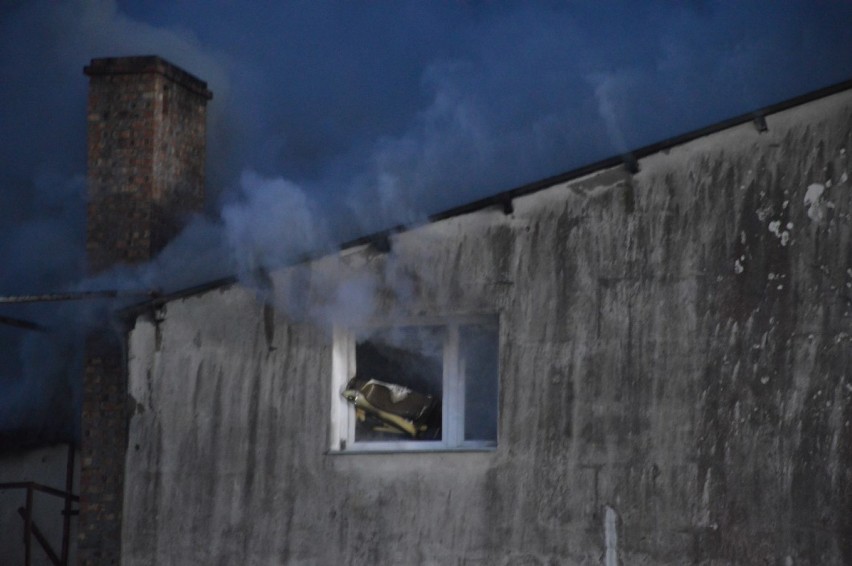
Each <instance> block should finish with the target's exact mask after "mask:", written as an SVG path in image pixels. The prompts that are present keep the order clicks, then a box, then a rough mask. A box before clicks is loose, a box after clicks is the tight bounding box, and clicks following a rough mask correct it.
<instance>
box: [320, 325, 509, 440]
mask: <svg viewBox="0 0 852 566" xmlns="http://www.w3.org/2000/svg"><path fill="white" fill-rule="evenodd" d="M469 324H492V325H496V326H497V328H498V342H499V321H498V317H497V316H495V315H491V316H487V315H468V316H453V317H437V318H417V319H404V320H394V321H393V322H377V323H371V324H364V325H361V326H359V327H357V328H348V327H344V326H337V325H336V326H335V327H334V330H333V337H332V340H333V345H332V362H331V373H332V380H331V395H332V400H331V446H330V451H331V452H333V453H353V452H354V453H358V452H429V451H452V450H459V451H471V450H494V449H495V448H496V447H497V440H465V439H464V409H465V383H464V376H465V368H464V362H463V360H461V359H460V357H459V327H460V326H464V325H469ZM397 326H399V327H401V326H438V327H442V328H445V329H446V332H445V334H444V348H443V366H444V367H443V392H442V395H441V440H387V441H385V440H381V441H376V440H370V441H361V442H356V441H355V425H356V419H355V408H354V407H353V406H352V404H351V403H349V402H347V401H346V400H345V399H344V398H343V396H342V395H341V392H342V391H343V389H344V388H345V387H346V384H347V383H349V380H350V379H351V378H352V377H354V376H355V373H356V367H355V348H356V340H355V337H356V335H357V334H358V332H359V331H363V330H365V329H370V328H377V329H378V328H392V327H397ZM497 347H498V351H499V344H498V345H497ZM499 381H500V379H499V364H498V376H497V379H496V383H495V387H499ZM498 417H499V409H498V408H496V407H495V419H498ZM498 420H499V419H498ZM498 429H499V427H498ZM498 438H499V430H498Z"/></svg>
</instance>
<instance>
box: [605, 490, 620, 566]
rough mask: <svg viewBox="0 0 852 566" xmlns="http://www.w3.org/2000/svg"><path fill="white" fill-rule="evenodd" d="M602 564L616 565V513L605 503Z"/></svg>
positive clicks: (607, 565)
mask: <svg viewBox="0 0 852 566" xmlns="http://www.w3.org/2000/svg"><path fill="white" fill-rule="evenodd" d="M604 546H605V548H606V553H605V554H604V564H606V566H618V514H617V513H616V512H615V509H613V508H612V507H610V506H609V505H607V507H606V513H605V514H604Z"/></svg>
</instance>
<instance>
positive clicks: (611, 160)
mask: <svg viewBox="0 0 852 566" xmlns="http://www.w3.org/2000/svg"><path fill="white" fill-rule="evenodd" d="M847 90H852V79H848V80H845V81H842V82H839V83H835V84H832V85H829V86H826V87H823V88H820V89H817V90H814V91H811V92H807V93H805V94H801V95H799V96H795V97H793V98H790V99H787V100H784V101H781V102H777V103H775V104H770V105H768V106H764V107H762V108H759V109H757V110H753V111H751V112H746V113H744V114H740V115H738V116H734V117H732V118H727V119H725V120H722V121H720V122H716V123H713V124H711V125H709V126H704V127H702V128H698V129H696V130H692V131H689V132H686V133H684V134H680V135H677V136H674V137H670V138H666V139H664V140H662V141H658V142H654V143H651V144H649V145H645V146H642V147H640V148H638V149H634V150H632V151H628V152H627V153H625V154H621V155H615V156H611V157H607V158H605V159H601V160H599V161H595V162H594V163H589V164H587V165H583V166H580V167H577V168H575V169H571V170H569V171H566V172H564V173H559V174H557V175H553V176H550V177H546V178H544V179H539V180H537V181H532V182H530V183H526V184H524V185H521V186H519V187H515V188H513V189H509V190H506V191H502V192H499V193H496V194H494V195H491V196H488V197H485V198H481V199H478V200H475V201H472V202H469V203H467V204H462V205H459V206H455V207H452V208H449V209H447V210H444V211H441V212H437V213H435V214H431V215H429V216H428V217H427V218H426V220H424V221H423V222H417V223H413V224H407V225H402V224H398V225H396V226H392V227H390V228H385V229H383V230H380V231H377V232H373V233H371V234H367V235H365V236H360V237H358V238H355V239H352V240H348V241H345V242H343V243H341V244H340V245H339V246H337V247H336V248H335V249H333V250H321V251H318V252H315V253H313V254H309V255H307V256H304V257H302V258H300V259H299V260H298V261H295V262H293V263H289V264H285V265H281V266H278V268H284V267H291V266H294V265H298V264H300V263H306V262H310V261H314V260H317V259H320V258H322V257H326V256H328V255H331V254H334V253H337V252H340V251H343V250H346V249H349V248H353V247H356V246H362V245H366V244H375V243H377V242H378V243H381V242H386V241H387V239H388V238H389V237H390V236H393V235H394V234H399V233H402V232H407V231H410V230H414V229H415V228H419V227H421V226H425V225H428V224H432V223H435V222H439V221H441V220H446V219H448V218H453V217H456V216H462V215H464V214H470V213H473V212H478V211H480V210H483V209H486V208H490V207H495V206H502V207H504V208H505V207H506V206H509V205H511V201H512V200H513V199H516V198H518V197H522V196H526V195H530V194H533V193H536V192H538V191H541V190H544V189H547V188H549V187H552V186H554V185H559V184H562V183H567V182H569V181H573V180H575V179H578V178H580V177H585V176H586V175H590V174H591V173H594V172H595V171H600V170H602V169H609V168H612V167H617V166H619V165H622V164H623V165H625V167H627V168H628V169H631V168H632V167H634V166H635V163H636V160H638V159H641V158H643V157H648V156H650V155H653V154H656V153H659V152H661V151H665V150H668V149H672V148H674V147H677V146H680V145H684V144H686V143H689V142H691V141H694V140H696V139H699V138H702V137H705V136H708V135H710V134H715V133H718V132H721V131H723V130H727V129H729V128H733V127H735V126H739V125H742V124H746V123H748V122H755V123H756V125H758V127H760V124H761V123H762V122H763V119H764V118H765V117H767V116H771V115H773V114H778V113H779V112H783V111H785V110H789V109H790V108H794V107H796V106H801V105H802V104H806V103H808V102H813V101H814V100H819V99H821V98H826V97H828V96H831V95H833V94H838V93H840V92H844V91H847ZM764 126H765V125H764ZM238 280H239V279H238V277H237V276H236V275H234V276H230V277H224V278H222V279H217V280H215V281H210V282H208V283H202V284H200V285H196V286H194V287H189V288H187V289H183V290H180V291H176V292H174V293H170V294H166V295H162V296H160V297H157V298H156V299H153V300H151V301H146V302H144V303H140V304H138V305H134V306H131V307H127V308H125V309H122V310H120V311H118V312H119V316H122V317H131V316H136V315H138V314H140V313H142V312H144V311H145V310H148V309H151V308H156V307H157V306H160V305H162V304H165V303H167V302H169V301H172V300H176V299H181V298H185V297H189V296H192V295H198V294H201V293H204V292H207V291H210V290H213V289H216V288H219V287H224V286H227V285H232V284H234V283H236V282H237V281H238Z"/></svg>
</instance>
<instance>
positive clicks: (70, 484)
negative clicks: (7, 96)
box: [61, 442, 74, 566]
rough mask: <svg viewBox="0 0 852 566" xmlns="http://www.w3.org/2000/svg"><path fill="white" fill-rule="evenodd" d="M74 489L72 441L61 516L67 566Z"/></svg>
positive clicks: (64, 562)
mask: <svg viewBox="0 0 852 566" xmlns="http://www.w3.org/2000/svg"><path fill="white" fill-rule="evenodd" d="M72 489H74V443H73V442H69V443H68V464H67V466H66V468H65V514H64V516H63V518H62V555H61V560H62V565H63V566H68V552H69V547H70V542H71V490H72Z"/></svg>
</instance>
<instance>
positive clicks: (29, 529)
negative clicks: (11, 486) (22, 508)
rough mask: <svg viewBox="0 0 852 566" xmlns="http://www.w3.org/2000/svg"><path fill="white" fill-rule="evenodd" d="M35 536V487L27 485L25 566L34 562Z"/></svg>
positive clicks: (30, 484)
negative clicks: (33, 546)
mask: <svg viewBox="0 0 852 566" xmlns="http://www.w3.org/2000/svg"><path fill="white" fill-rule="evenodd" d="M32 534H33V485H32V483H28V484H27V516H26V517H24V566H30V564H31V561H32Z"/></svg>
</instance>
